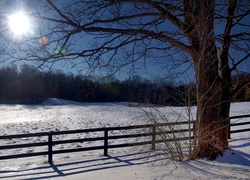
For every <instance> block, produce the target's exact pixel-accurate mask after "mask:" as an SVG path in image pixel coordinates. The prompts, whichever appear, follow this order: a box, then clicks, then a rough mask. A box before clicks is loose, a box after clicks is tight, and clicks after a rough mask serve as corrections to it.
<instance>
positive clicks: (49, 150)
mask: <svg viewBox="0 0 250 180" xmlns="http://www.w3.org/2000/svg"><path fill="white" fill-rule="evenodd" d="M52 135H53V134H52V131H50V132H49V136H48V153H49V154H48V162H49V163H52V162H53V157H52V156H53V155H52V154H53V150H52V144H53V143H52V141H53V140H52Z"/></svg>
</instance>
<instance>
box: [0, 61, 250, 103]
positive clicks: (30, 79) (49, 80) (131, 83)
mask: <svg viewBox="0 0 250 180" xmlns="http://www.w3.org/2000/svg"><path fill="white" fill-rule="evenodd" d="M235 81H237V79H235ZM0 87H1V89H0V102H1V103H21V104H31V103H38V102H41V101H43V100H44V99H46V98H52V97H53V98H62V99H68V100H73V101H78V102H118V101H129V102H141V103H153V104H160V105H188V103H187V102H188V101H189V102H191V104H195V96H196V92H195V85H194V84H189V85H179V86H175V85H173V83H163V82H158V83H155V82H151V81H148V80H144V79H142V78H141V77H139V76H134V77H132V78H129V79H127V80H124V81H119V80H117V79H116V78H114V77H107V78H103V79H101V80H100V79H97V78H94V77H89V76H88V77H85V76H81V75H73V74H64V73H62V72H43V71H39V70H37V69H36V68H34V67H33V66H29V65H23V66H21V68H20V70H18V69H17V67H16V66H12V67H4V68H1V69H0ZM249 89H250V87H248V89H247V88H246V89H245V90H242V91H239V92H237V93H236V96H235V97H236V99H234V100H235V101H238V100H250V93H249V92H250V91H249Z"/></svg>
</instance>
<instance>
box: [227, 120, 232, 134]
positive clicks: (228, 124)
mask: <svg viewBox="0 0 250 180" xmlns="http://www.w3.org/2000/svg"><path fill="white" fill-rule="evenodd" d="M230 129H231V126H230V118H228V123H227V137H228V139H231V130H230Z"/></svg>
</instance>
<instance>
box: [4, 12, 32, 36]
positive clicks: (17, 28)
mask: <svg viewBox="0 0 250 180" xmlns="http://www.w3.org/2000/svg"><path fill="white" fill-rule="evenodd" d="M8 24H9V28H10V30H11V31H12V32H13V33H15V34H16V35H23V34H26V33H28V32H29V31H30V20H29V18H28V16H26V15H25V14H24V13H22V12H19V13H15V14H12V15H11V16H9V19H8Z"/></svg>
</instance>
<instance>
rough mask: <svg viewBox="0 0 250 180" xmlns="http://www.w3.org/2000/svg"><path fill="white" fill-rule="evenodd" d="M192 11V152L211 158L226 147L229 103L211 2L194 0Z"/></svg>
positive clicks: (190, 39) (208, 0) (197, 156)
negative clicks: (194, 133) (194, 138)
mask: <svg viewBox="0 0 250 180" xmlns="http://www.w3.org/2000/svg"><path fill="white" fill-rule="evenodd" d="M195 14H196V16H195V23H194V25H195V30H194V32H193V34H192V35H191V36H190V37H189V42H190V43H191V45H192V47H193V48H194V49H195V52H196V53H195V54H193V55H192V57H193V61H194V66H195V75H196V88H197V117H196V118H197V125H196V127H197V128H196V129H197V136H198V145H197V147H196V148H195V150H194V153H193V155H194V158H203V157H206V158H208V159H211V160H213V159H215V158H216V157H217V156H218V155H219V154H222V153H223V152H224V151H225V149H227V148H228V142H227V128H226V126H225V124H226V122H225V120H226V119H228V116H229V107H230V103H229V104H228V101H225V100H228V95H226V94H225V93H227V92H228V91H227V90H228V89H224V88H225V86H223V83H222V81H221V77H220V74H219V68H218V56H217V49H216V45H215V38H214V27H213V22H214V4H213V1H210V0H204V1H197V2H196V12H195ZM228 93H229V92H228ZM228 105H229V106H228Z"/></svg>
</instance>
